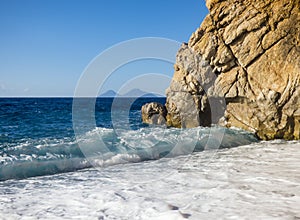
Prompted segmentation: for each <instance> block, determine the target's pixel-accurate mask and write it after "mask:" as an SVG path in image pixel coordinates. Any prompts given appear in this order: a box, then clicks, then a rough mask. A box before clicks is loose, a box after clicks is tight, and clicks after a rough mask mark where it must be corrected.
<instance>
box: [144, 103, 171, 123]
mask: <svg viewBox="0 0 300 220" xmlns="http://www.w3.org/2000/svg"><path fill="white" fill-rule="evenodd" d="M166 115H167V110H166V107H165V106H164V105H162V104H160V103H157V102H151V103H147V104H145V105H143V106H142V120H143V122H144V123H147V124H156V125H166Z"/></svg>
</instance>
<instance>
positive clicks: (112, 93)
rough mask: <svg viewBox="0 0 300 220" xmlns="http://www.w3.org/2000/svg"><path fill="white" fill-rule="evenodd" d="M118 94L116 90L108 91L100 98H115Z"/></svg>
mask: <svg viewBox="0 0 300 220" xmlns="http://www.w3.org/2000/svg"><path fill="white" fill-rule="evenodd" d="M117 95H118V94H117V93H116V92H115V91H114V90H108V91H106V92H104V93H102V94H101V95H100V97H115V96H117Z"/></svg>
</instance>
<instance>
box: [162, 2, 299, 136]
mask: <svg viewBox="0 0 300 220" xmlns="http://www.w3.org/2000/svg"><path fill="white" fill-rule="evenodd" d="M206 5H207V7H208V9H209V11H210V13H209V15H208V16H207V17H206V18H205V20H204V21H203V23H202V25H201V26H200V28H199V29H198V30H196V32H195V33H193V34H192V36H191V38H190V40H189V42H188V44H183V45H182V47H181V48H180V49H179V51H178V54H177V61H176V64H175V66H174V68H175V73H174V77H173V80H172V82H171V85H170V87H169V88H168V89H167V91H166V94H167V103H166V107H167V110H168V114H167V124H168V125H169V126H175V127H195V126H199V125H203V126H206V125H210V124H211V123H219V124H221V125H223V126H228V127H231V126H234V127H239V128H243V129H245V130H249V131H252V132H254V133H256V134H257V135H258V137H260V138H261V139H274V138H285V139H299V138H300V86H299V85H300V0H255V1H253V0H227V1H224V0H207V1H206Z"/></svg>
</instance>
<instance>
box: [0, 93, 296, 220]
mask: <svg viewBox="0 0 300 220" xmlns="http://www.w3.org/2000/svg"><path fill="white" fill-rule="evenodd" d="M153 101H154V102H159V103H162V104H164V103H165V102H166V99H165V98H157V97H151V98H150V97H139V98H0V219H97V220H98V219H128V220H132V219H164V220H165V219H167V220H168V219H171V220H172V219H195V220H198V219H300V208H299V207H300V142H299V141H284V140H273V141H260V140H258V139H257V138H256V137H255V135H253V134H251V133H249V132H246V131H243V130H240V129H237V128H232V129H227V128H223V127H218V126H212V127H197V128H191V129H178V128H168V127H166V126H154V125H146V124H144V123H142V120H141V106H142V105H143V104H145V103H148V102H153Z"/></svg>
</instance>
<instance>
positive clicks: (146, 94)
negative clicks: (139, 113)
mask: <svg viewBox="0 0 300 220" xmlns="http://www.w3.org/2000/svg"><path fill="white" fill-rule="evenodd" d="M122 96H124V97H162V96H161V95H157V94H154V93H149V92H145V91H143V90H140V89H132V90H130V91H129V92H127V93H125V94H123V95H122Z"/></svg>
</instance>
